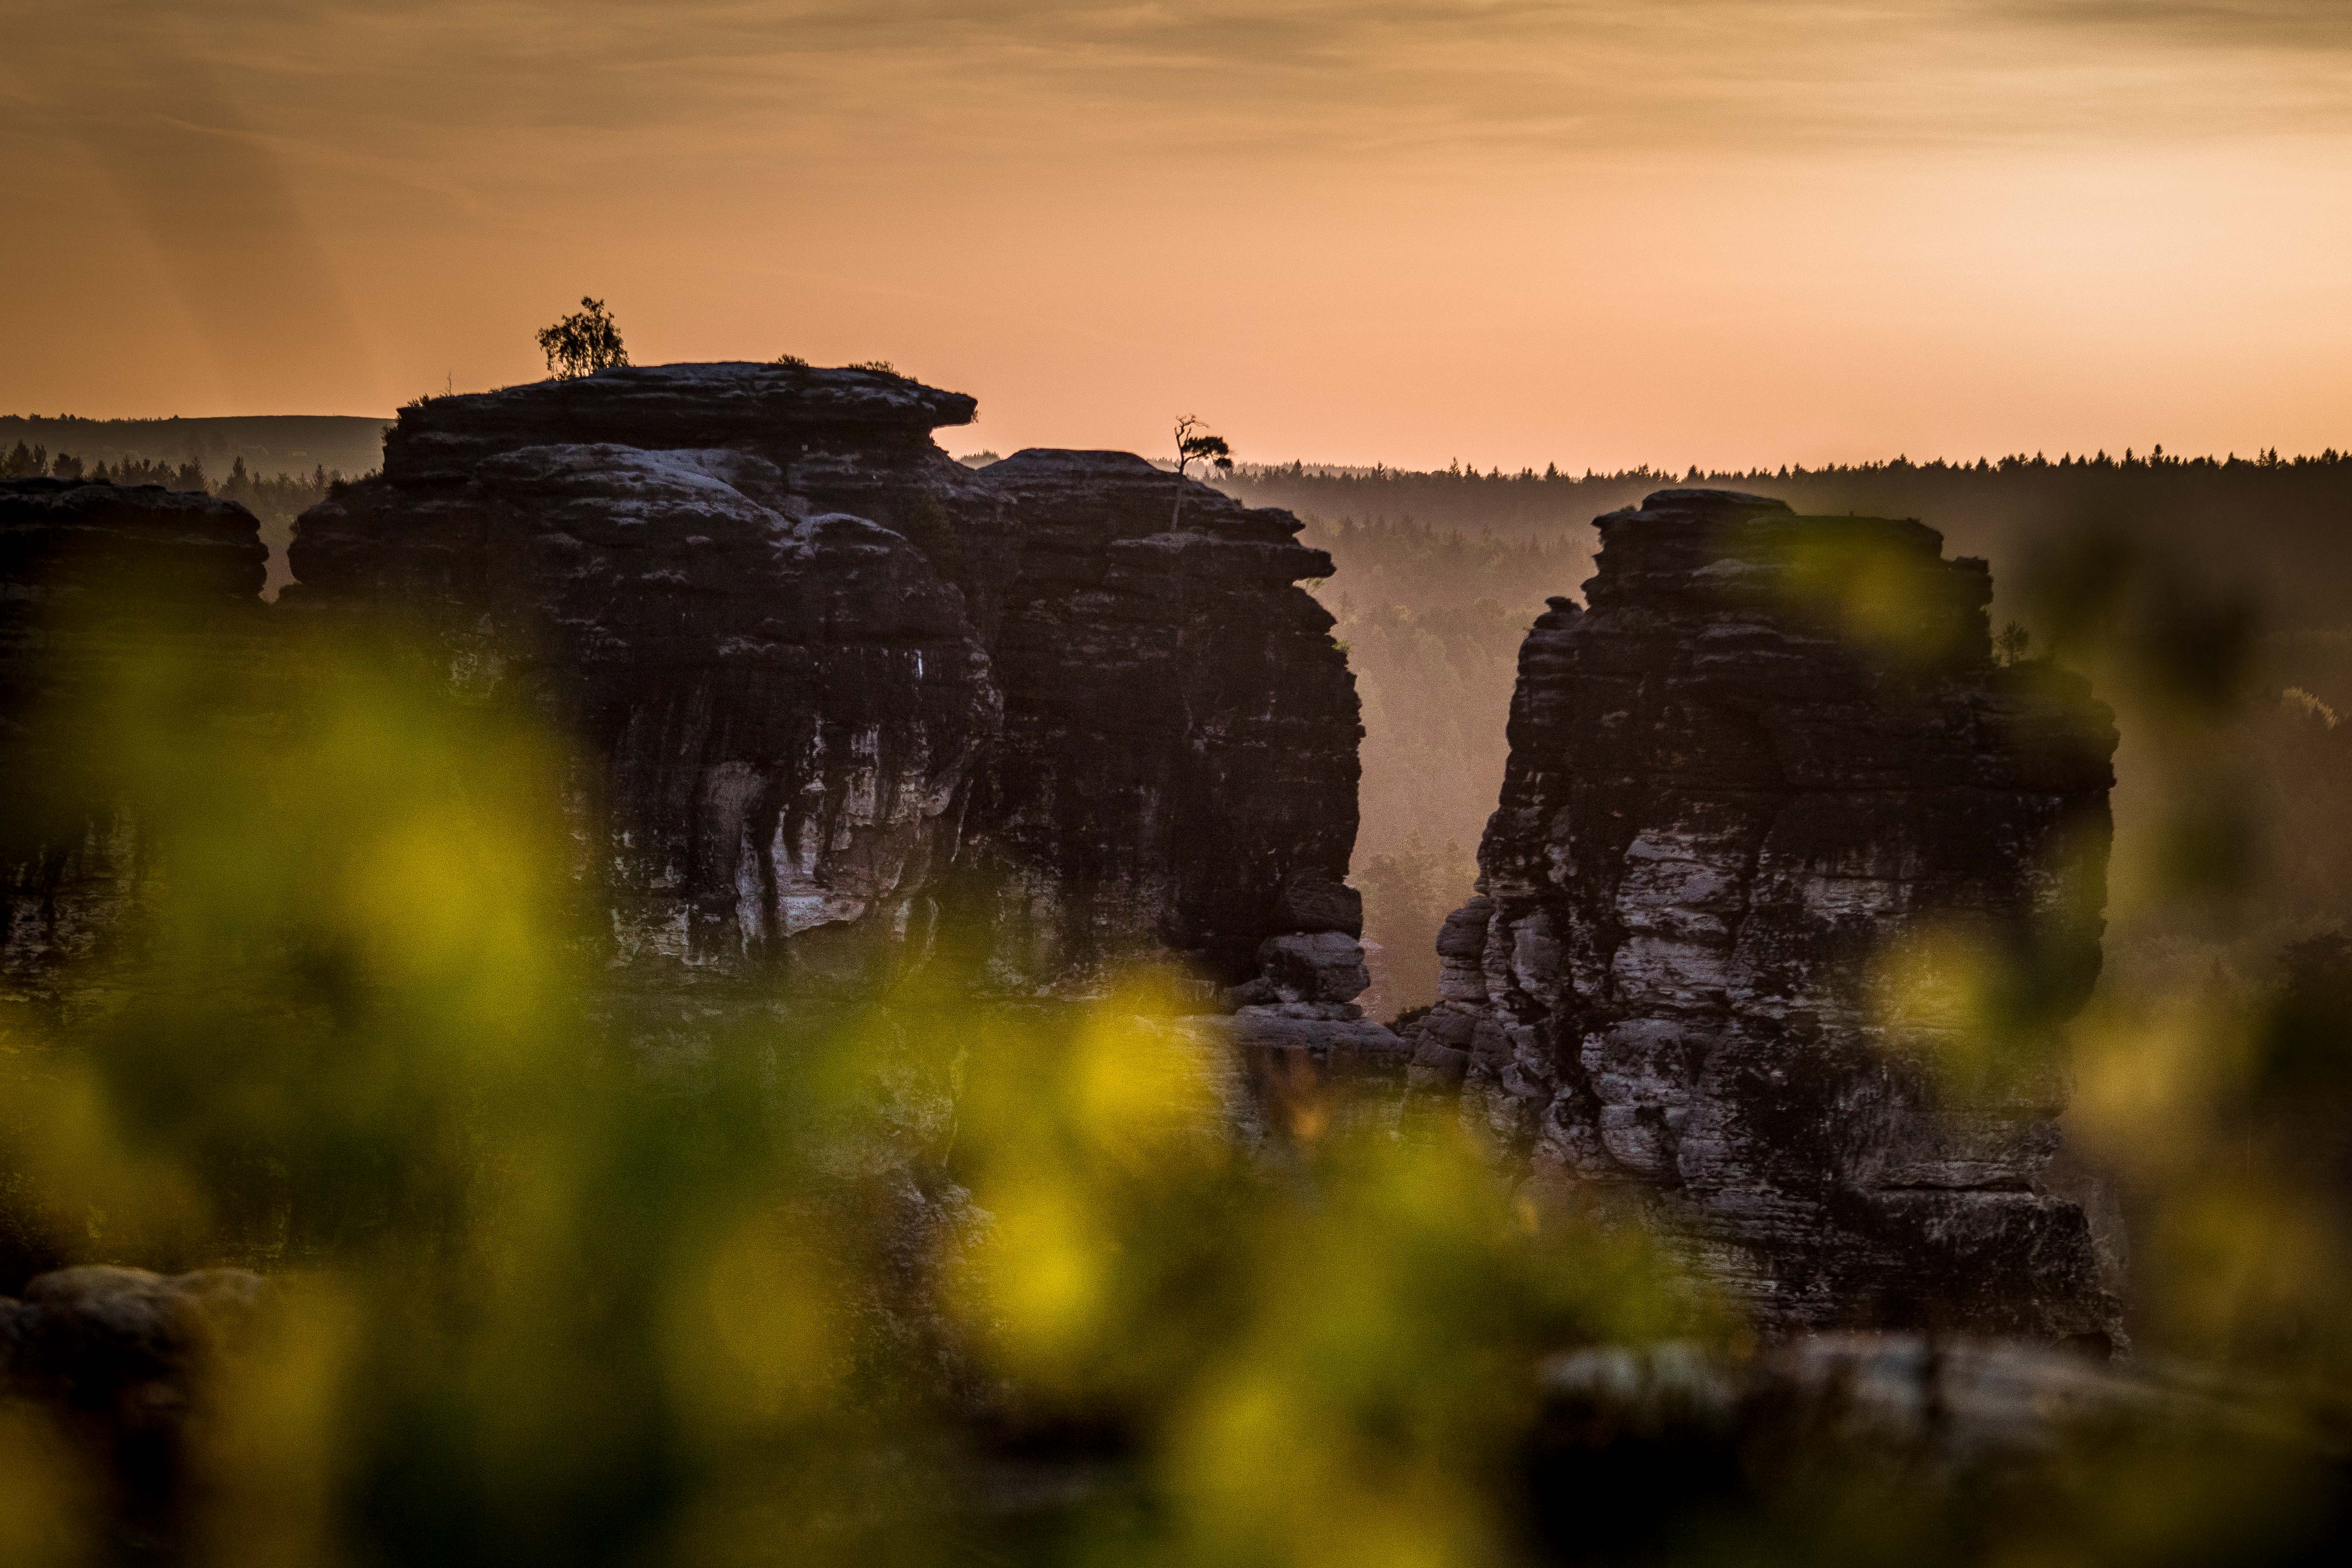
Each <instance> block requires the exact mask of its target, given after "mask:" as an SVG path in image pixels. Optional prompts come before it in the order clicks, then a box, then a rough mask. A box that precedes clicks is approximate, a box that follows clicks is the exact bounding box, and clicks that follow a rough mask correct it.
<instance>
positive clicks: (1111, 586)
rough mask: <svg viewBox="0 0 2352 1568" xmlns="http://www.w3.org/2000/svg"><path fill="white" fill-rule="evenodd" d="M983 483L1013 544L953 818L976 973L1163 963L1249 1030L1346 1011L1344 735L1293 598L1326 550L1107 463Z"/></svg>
mask: <svg viewBox="0 0 2352 1568" xmlns="http://www.w3.org/2000/svg"><path fill="white" fill-rule="evenodd" d="M983 477H984V478H986V479H989V480H990V481H991V482H992V483H994V484H995V485H997V486H998V487H999V488H1000V489H1002V490H1003V492H1004V493H1005V494H1006V496H1007V497H1008V498H1009V499H1010V500H1012V502H1013V507H1014V509H1015V511H1016V513H1017V515H1018V516H1019V517H1020V519H1021V525H1022V537H1023V544H1022V553H1021V565H1020V571H1019V574H1018V575H1017V577H1016V579H1015V582H1014V586H1013V594H1012V603H1011V607H1010V609H1009V611H1008V613H1007V615H1006V617H1005V621H1004V626H1003V632H1002V634H1001V635H1000V637H998V639H997V644H996V648H995V668H996V671H997V677H998V679H999V680H1000V681H1001V682H1002V684H1003V689H1004V692H1005V715H1004V732H1003V740H1002V742H1000V743H999V744H998V745H997V746H996V747H994V748H993V749H992V752H991V753H990V757H989V763H988V766H987V768H986V769H985V773H984V778H983V781H982V785H981V790H980V795H979V798H978V801H977V804H976V805H975V807H974V810H973V813H972V823H973V833H972V836H973V839H974V842H975V845H976V847H978V848H979V849H980V851H981V857H982V860H983V862H984V865H983V868H982V874H983V876H984V877H985V879H986V880H987V881H988V882H989V883H990V884H991V885H992V887H993V889H995V890H996V898H997V905H996V910H995V914H994V917H993V919H992V921H991V926H992V931H993V932H994V933H995V937H996V945H995V948H994V954H993V957H994V963H995V965H996V968H997V972H998V973H999V974H1000V975H1001V976H1003V978H1005V979H1006V980H1007V981H1009V982H1010V983H1012V984H1015V985H1018V984H1022V983H1023V980H1024V977H1026V976H1033V975H1041V974H1056V973H1080V974H1088V973H1098V972H1099V971H1100V970H1101V969H1102V968H1103V967H1104V966H1106V965H1107V964H1109V963H1115V962H1117V961H1118V960H1119V959H1121V958H1133V957H1138V956H1145V955H1149V954H1150V953H1152V952H1176V953H1180V954H1181V955H1183V957H1184V958H1185V959H1186V960H1188V961H1189V962H1190V963H1191V964H1192V966H1193V967H1194V969H1195V970H1196V971H1197V972H1199V973H1202V974H1203V975H1206V976H1208V977H1209V978H1211V979H1212V980H1213V981H1216V982H1218V983H1220V984H1223V986H1225V987H1226V990H1225V992H1224V995H1225V999H1226V1001H1227V1003H1228V1004H1229V1005H1234V1006H1236V1007H1237V1008H1238V1009H1239V1010H1240V1015H1241V1017H1242V1019H1243V1025H1242V1026H1243V1029H1244V1033H1245V1034H1246V1035H1247V1036H1248V1037H1251V1038H1254V1039H1255V1038H1259V1037H1267V1038H1270V1037H1274V1036H1276V1035H1278V1034H1280V1033H1281V1032H1282V1030H1283V1028H1284V1026H1285V1024H1286V1023H1297V1022H1307V1023H1331V1022H1339V1023H1347V1022H1353V1021H1356V1020H1359V1019H1360V1017H1361V1015H1360V1012H1359V1011H1358V1009H1356V1008H1355V1007H1354V1006H1353V1005H1352V1003H1353V999H1354V998H1355V996H1356V995H1357V994H1360V992H1361V991H1362V990H1363V989H1364V987H1365V985H1366V984H1367V978H1366V976H1365V973H1364V963H1363V954H1362V950H1361V948H1360V945H1359V943H1358V940H1357V939H1358V938H1359V937H1360V935H1361V934H1362V931H1363V907H1362V901H1361V900H1360V898H1359V897H1358V895H1357V893H1356V891H1355V889H1352V888H1349V887H1348V886H1347V885H1346V880H1345V879H1346V877H1347V874H1348V857H1349V852H1350V850H1351V849H1352V848H1353V847H1354V844H1355V838H1356V785H1357V779H1358V763H1357V757H1356V746H1357V742H1358V741H1359V740H1360V738H1361V736H1362V734H1363V730H1362V727H1361V726H1360V724H1359V723H1358V721H1357V705H1356V693H1355V681H1354V678H1353V677H1352V676H1350V675H1349V671H1348V667H1347V661H1346V658H1345V656H1344V655H1343V654H1342V653H1341V652H1340V651H1339V648H1338V647H1337V646H1336V645H1335V644H1333V642H1332V640H1331V637H1330V632H1331V626H1332V620H1331V616H1329V614H1328V612H1326V611H1325V610H1324V609H1323V607H1322V606H1321V605H1318V604H1317V603H1316V602H1315V600H1314V599H1313V598H1312V597H1310V596H1309V595H1307V594H1304V593H1302V592H1299V591H1298V590H1297V589H1296V588H1295V587H1294V586H1293V585H1292V584H1295V583H1296V582H1297V581H1298V580H1299V579H1301V578H1320V577H1327V576H1328V575H1330V574H1331V558H1330V557H1329V556H1328V555H1327V554H1325V553H1324V552H1321V551H1319V550H1310V549H1308V548H1307V547H1305V546H1303V545H1301V544H1299V543H1298V542H1297V539H1296V537H1295V536H1296V535H1297V532H1298V530H1299V525H1298V523H1297V521H1296V520H1295V519H1293V518H1292V517H1291V516H1290V515H1289V514H1288V513H1287V512H1281V511H1270V510H1251V509H1249V508H1245V507H1244V506H1242V505H1241V504H1240V503H1238V502H1236V501H1234V500H1232V499H1230V498H1229V497H1226V496H1224V495H1223V494H1220V493H1218V492H1217V491H1214V490H1212V489H1208V488H1207V487H1205V486H1200V485H1191V484H1183V485H1181V486H1180V485H1179V484H1178V483H1177V482H1176V481H1174V480H1173V479H1171V476H1170V475H1168V474H1167V473H1165V472H1163V471H1161V470H1160V469H1158V468H1153V467H1152V466H1151V465H1150V463H1147V462H1145V461H1144V460H1143V459H1142V458H1138V457H1135V456H1132V455H1131V454H1129V453H1124V452H1064V451H1026V452H1022V453H1019V454H1016V455H1015V456H1013V457H1012V458H1006V459H1004V460H1003V462H1000V463H997V464H994V465H992V466H991V467H990V468H987V469H985V470H983ZM1360 1032H1361V1031H1347V1032H1346V1033H1348V1034H1349V1035H1353V1034H1358V1033H1360ZM1325 1033H1327V1034H1328V1031H1325Z"/></svg>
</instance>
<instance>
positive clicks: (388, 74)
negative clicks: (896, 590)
mask: <svg viewBox="0 0 2352 1568" xmlns="http://www.w3.org/2000/svg"><path fill="white" fill-rule="evenodd" d="M0 27H5V36H6V37H8V38H9V40H10V43H9V47H8V48H7V49H6V50H5V54H4V55H0V146H5V149H6V152H7V157H6V163H7V166H8V169H9V185H10V197H9V203H8V212H9V218H8V221H7V222H6V223H5V225H0V295H5V298H6V299H7V300H8V301H9V309H8V310H7V311H6V312H5V317H0V321H5V324H0V411H7V412H33V411H38V412H43V413H49V412H55V411H58V410H61V409H62V410H71V411H72V412H75V413H79V414H87V415H121V416H129V415H154V414H170V413H176V414H183V415H198V414H231V413H237V414H258V413H342V414H388V413H389V412H390V411H391V410H392V409H393V408H394V407H395V406H396V405H399V404H400V403H402V402H404V401H405V400H407V399H409V398H411V397H414V396H416V395H420V394H424V393H426V392H434V393H437V392H440V391H442V390H443V389H444V387H445V386H446V387H451V388H454V389H456V390H458V391H465V390H468V389H480V388H484V387H488V386H493V385H498V384H507V383H512V382H516V381H521V380H527V379H531V378H534V377H535V376H537V375H538V374H541V373H542V372H541V364H540V361H539V356H538V354H537V352H536V351H535V349H534V347H533V345H532V341H531V333H532V331H533V330H534V329H536V328H537V327H539V326H541V325H542V324H544V322H545V321H549V320H551V319H552V318H553V317H554V316H555V315H556V314H557V313H558V312H559V311H561V310H563V309H565V308H567V307H569V306H570V305H571V304H572V303H573V302H574V301H575V300H577V298H578V297H579V296H580V295H581V294H583V292H584V293H593V294H596V295H598V296H599V297H601V298H604V299H605V300H608V301H610V303H611V305H612V308H613V310H614V313H615V315H616V316H617V318H618V320H619V321H620V322H621V324H622V326H623V328H624V329H625V331H626V333H627V335H628V342H629V345H630V349H631V352H632V353H633V354H634V355H635V358H636V359H637V360H638V361H639V362H640V363H656V362H659V361H667V360H685V359H717V358H759V359H765V358H772V357H773V356H775V355H776V354H778V353H785V352H790V353H798V354H801V355H803V356H805V357H807V358H809V359H811V360H813V361H815V362H817V363H841V362H845V361H851V360H866V359H875V358H880V359H887V360H889V361H891V362H892V363H895V364H896V365H897V366H898V368H900V369H901V370H903V371H907V372H908V373H909V374H915V375H918V376H920V377H921V378H923V379H925V380H927V381H929V382H931V383H933V384H940V385H945V386H950V387H955V388H959V389H961V390H965V391H969V392H971V393H973V394H975V395H978V396H979V398H980V400H981V409H982V413H981V420H980V423H979V424H978V425H977V426H975V427H973V428H972V429H971V431H969V432H967V433H964V435H963V436H962V437H958V438H957V441H956V442H955V443H951V444H954V445H956V446H957V449H968V448H971V447H982V446H985V447H992V448H994V449H997V450H1000V451H1011V450H1013V449H1014V448H1016V447H1021V446H1024V445H1029V444H1038V443H1052V444H1055V445H1067V446H1108V447H1137V448H1142V449H1146V450H1157V449H1158V447H1160V445H1163V444H1164V436H1165V428H1166V426H1167V423H1168V418H1169V416H1170V415H1171V412H1173V411H1175V410H1177V409H1179V408H1196V409H1199V410H1201V411H1202V412H1203V413H1204V414H1208V415H1210V416H1213V418H1214V419H1215V421H1216V422H1217V425H1218V427H1219V429H1221V430H1222V431H1223V432H1225V433H1226V434H1228V435H1229V436H1230V437H1231V438H1232V439H1233V441H1234V447H1235V449H1236V452H1237V453H1238V454H1239V455H1240V456H1242V457H1243V458H1244V459H1250V458H1256V459H1269V460H1271V459H1284V460H1286V459H1288V458H1294V457H1304V458H1309V459H1322V460H1330V461H1351V462H1372V461H1385V462H1389V463H1391V464H1400V465H1406V466H1416V467H1425V466H1438V467H1442V466H1444V464H1445V463H1446V462H1448V461H1449V460H1450V459H1453V458H1460V459H1462V460H1463V461H1465V462H1466V463H1475V464H1477V465H1478V466H1480V467H1481V468H1486V467H1489V466H1493V465H1497V464H1499V465H1502V466H1503V467H1505V468H1517V467H1518V466H1520V465H1522V464H1533V465H1535V466H1537V467H1538V468H1540V467H1542V466H1543V465H1544V464H1546V463H1548V462H1557V463H1559V464H1560V465H1561V466H1562V467H1564V468H1584V467H1586V466H1591V467H1596V468H1604V469H1606V468H1614V467H1618V466H1621V465H1633V464H1636V463H1642V462H1650V463H1655V464H1662V465H1671V466H1677V467H1678V466H1680V465H1682V464H1685V463H1690V462H1697V463H1701V464H1705V465H1709V466H1731V465H1740V466H1745V465H1748V464H1754V463H1779V462H1799V461H1802V462H1814V463H1818V462H1823V461H1831V460H1842V459H1855V458H1876V457H1889V456H1893V455H1894V454H1895V453H1897V452H1905V453H1907V454H1909V455H1911V456H1912V457H1914V458H1927V457H1932V456H1936V455H1944V456H1948V457H1955V458H1958V457H1962V456H1966V457H1969V458H1973V457H1975V456H1977V455H1979V454H1983V453H1990V454H1994V455H1999V454H2000V453H2003V452H2006V451H2010V450H2013V449H2025V450H2028V451H2031V450H2033V449H2039V448H2045V447H2046V448H2048V449H2049V450H2050V451H2051V452H2052V454H2053V456H2054V455H2056V453H2057V452H2058V451H2059V450H2061V449H2067V448H2072V449H2079V450H2090V449H2092V448H2095V447H2107V448H2111V449H2115V450H2118V451H2119V450H2121V449H2122V448H2123V447H2126V446H2132V447H2138V448H2141V449H2143V450H2144V449H2146V448H2147V447H2148V446H2149V445H2151V444H2154V443H2159V442H2160V443H2162V444H2163V445H2164V446H2165V447H2167V448H2168V449H2169V450H2174V451H2191V452H2196V451H2206V450H2211V451H2216V452H2220V451H2226V450H2229V449H2231V448H2235V449H2238V450H2241V451H2251V450H2253V449H2256V448H2258V447H2279V448H2282V449H2284V450H2288V451H2294V450H2317V449H2319V448H2320V447H2327V446H2342V445H2345V444H2347V422H2346V420H2345V418H2344V412H2345V410H2346V408H2347V402H2352V353H2347V350H2352V309H2347V307H2352V269H2347V267H2346V265H2345V258H2346V256H2347V254H2352V245H2347V240H2352V204H2347V202H2346V201H2345V200H2344V195H2345V192H2346V184H2347V174H2352V24H2347V22H2346V21H2345V19H2344V17H2343V14H2342V8H2341V7H2340V5H2335V4H2330V3H2328V0H2269V3H2261V4H2238V5H2228V4H2191V3H2185V0H2180V3H2176V0H2155V3H2147V4H2112V3H2100V0H1942V3H1930V0H1883V3H1880V4H1871V5H1862V4H1850V3H1844V0H1813V3H1801V0H1745V3H1743V0H1676V3H1675V4H1670V5H1669V4H1657V3H1648V4H1627V3H1624V0H1549V3H1546V0H1467V3H1465V0H1423V3H1414V4H1402V3H1390V0H1361V3H1339V0H1276V3H1273V4H1257V5H1223V4H1205V5H1187V6H1181V7H1180V6H1174V5H1156V4H1131V5H1110V4H1097V3H1092V0H1066V3H1062V0H1044V3H1029V4H1014V3H1011V0H863V3H859V4H845V3H838V0H787V3H782V4H758V3H751V4H743V3H711V0H689V3H682V4H672V5H661V6H642V5H619V4H601V3H598V4H579V3H572V4H562V5H557V4H551V3H544V0H506V3H502V4H497V5H449V4H437V3H411V4H389V3H360V0H327V3H325V4H316V5H292V4H287V3H282V0H215V3H213V4H208V5H200V6H194V7H184V8H178V9H175V10H174V11H173V13H172V14H171V15H169V16H159V15H158V14H157V13H156V12H155V11H154V9H153V8H152V7H148V6H143V5H128V4H107V3H101V4H93V5H85V6H81V7H79V8H77V9H76V10H75V11H74V12H73V13H72V14H71V15H70V16H66V15H62V14H60V13H59V12H58V8H57V7H55V6H48V5H28V4H25V3H22V0H7V3H6V4H5V5H0Z"/></svg>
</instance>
